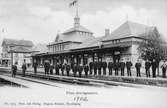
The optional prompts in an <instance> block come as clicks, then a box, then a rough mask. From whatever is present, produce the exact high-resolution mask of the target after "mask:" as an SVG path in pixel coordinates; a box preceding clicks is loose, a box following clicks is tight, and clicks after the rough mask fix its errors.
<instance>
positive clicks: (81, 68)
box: [78, 64, 83, 77]
mask: <svg viewBox="0 0 167 108" xmlns="http://www.w3.org/2000/svg"><path fill="white" fill-rule="evenodd" d="M82 71H83V65H82V64H79V66H78V72H79V77H81V75H82Z"/></svg>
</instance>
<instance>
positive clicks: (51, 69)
mask: <svg viewBox="0 0 167 108" xmlns="http://www.w3.org/2000/svg"><path fill="white" fill-rule="evenodd" d="M53 69H54V66H53V64H51V65H50V74H51V75H53Z"/></svg>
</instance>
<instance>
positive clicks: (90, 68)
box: [89, 61, 94, 75]
mask: <svg viewBox="0 0 167 108" xmlns="http://www.w3.org/2000/svg"><path fill="white" fill-rule="evenodd" d="M93 66H94V63H93V62H92V61H91V62H90V63H89V70H90V73H89V74H90V75H92V73H93V68H94V67H93Z"/></svg>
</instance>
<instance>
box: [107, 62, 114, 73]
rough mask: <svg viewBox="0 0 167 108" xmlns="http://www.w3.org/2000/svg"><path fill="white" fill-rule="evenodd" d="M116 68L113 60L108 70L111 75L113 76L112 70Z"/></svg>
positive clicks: (109, 63)
mask: <svg viewBox="0 0 167 108" xmlns="http://www.w3.org/2000/svg"><path fill="white" fill-rule="evenodd" d="M113 68H114V63H113V61H112V60H110V62H108V70H109V75H112V69H113Z"/></svg>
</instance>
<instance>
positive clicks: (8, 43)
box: [1, 39, 33, 66]
mask: <svg viewBox="0 0 167 108" xmlns="http://www.w3.org/2000/svg"><path fill="white" fill-rule="evenodd" d="M32 47H33V43H32V41H28V40H15V39H4V40H3V42H2V53H1V65H2V66H10V65H11V53H10V51H13V52H14V53H13V63H15V62H16V63H17V64H18V65H19V66H21V65H22V63H23V61H24V60H26V63H27V64H31V54H30V53H27V51H30V50H31V49H32Z"/></svg>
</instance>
